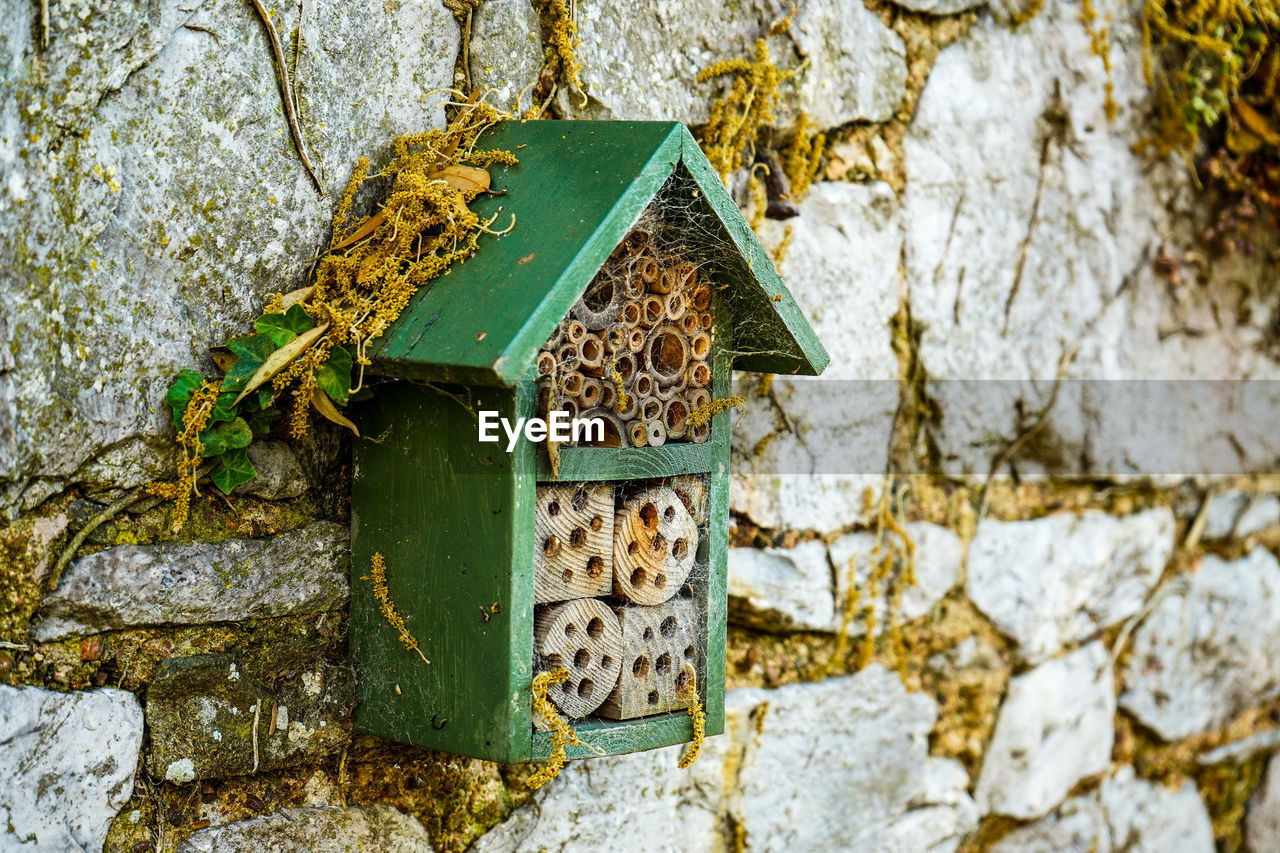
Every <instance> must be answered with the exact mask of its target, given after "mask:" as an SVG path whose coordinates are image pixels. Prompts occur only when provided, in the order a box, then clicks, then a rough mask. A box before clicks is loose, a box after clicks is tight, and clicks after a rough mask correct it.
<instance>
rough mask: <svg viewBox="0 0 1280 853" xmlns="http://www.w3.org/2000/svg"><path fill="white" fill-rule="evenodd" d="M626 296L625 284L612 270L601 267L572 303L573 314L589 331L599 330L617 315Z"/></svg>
mask: <svg viewBox="0 0 1280 853" xmlns="http://www.w3.org/2000/svg"><path fill="white" fill-rule="evenodd" d="M626 298H627V287H626V284H625V283H624V282H623V281H621V280H620V279H619V278H617V274H616V272H614V271H613V270H611V269H608V268H605V269H602V270H601V271H600V272H598V273H596V277H595V278H594V279H592V281H591V283H590V284H589V285H587V289H586V291H584V292H583V294H582V296H580V297H579V298H578V301H577V302H576V303H574V306H573V316H575V317H577V318H578V319H579V320H580V321H582V324H583V325H584V326H586V327H587V328H588V329H590V330H591V331H593V332H595V331H600V330H601V329H603V328H605V327H606V326H608V325H609V324H610V323H612V322H613V320H614V318H615V317H617V316H618V312H619V311H620V310H621V309H622V304H623V302H625V301H626Z"/></svg>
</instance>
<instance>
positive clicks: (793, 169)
mask: <svg viewBox="0 0 1280 853" xmlns="http://www.w3.org/2000/svg"><path fill="white" fill-rule="evenodd" d="M826 147H827V135H826V134H825V133H822V132H821V131H817V130H816V129H815V127H814V125H813V122H812V120H810V118H809V114H808V113H806V112H802V113H800V116H799V117H798V118H797V119H796V129H795V133H794V135H793V136H792V138H791V144H790V145H788V146H787V149H786V151H785V152H784V155H783V171H784V172H786V174H787V180H788V181H789V182H790V183H791V199H792V201H797V202H798V201H801V200H802V199H803V198H804V197H805V196H806V195H808V193H809V187H810V186H812V185H813V179H814V178H815V177H817V175H818V168H819V167H820V166H821V165H822V152H823V150H824V149H825V148H826Z"/></svg>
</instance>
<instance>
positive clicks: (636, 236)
mask: <svg viewBox="0 0 1280 853" xmlns="http://www.w3.org/2000/svg"><path fill="white" fill-rule="evenodd" d="M648 245H649V232H648V231H641V230H640V229H638V228H637V229H632V230H631V231H628V232H627V236H626V237H623V238H622V250H623V251H624V252H626V253H627V254H632V255H635V254H639V253H640V252H641V251H643V250H644V248H645V247H646V246H648Z"/></svg>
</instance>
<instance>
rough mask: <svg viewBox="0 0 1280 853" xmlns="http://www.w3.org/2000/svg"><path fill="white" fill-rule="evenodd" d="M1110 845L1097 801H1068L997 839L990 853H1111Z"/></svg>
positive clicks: (1074, 799) (1076, 799) (1077, 799)
mask: <svg viewBox="0 0 1280 853" xmlns="http://www.w3.org/2000/svg"><path fill="white" fill-rule="evenodd" d="M1110 842H1111V835H1110V833H1109V832H1108V830H1107V816H1106V815H1105V814H1103V812H1102V806H1100V805H1099V804H1098V799H1097V797H1094V796H1089V797H1072V798H1071V799H1069V800H1067V801H1066V802H1064V803H1063V804H1062V805H1060V806H1058V808H1056V809H1054V810H1053V811H1052V812H1051V813H1049V814H1047V815H1045V816H1044V817H1042V818H1040V819H1039V820H1037V821H1035V822H1034V823H1029V824H1027V825H1026V826H1020V827H1018V828H1017V829H1015V830H1013V831H1012V832H1010V833H1009V834H1008V835H1006V836H1004V837H1003V838H1001V839H1000V841H999V842H997V843H996V845H995V846H993V847H992V848H991V853H1111V843H1110Z"/></svg>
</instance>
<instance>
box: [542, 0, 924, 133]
mask: <svg viewBox="0 0 1280 853" xmlns="http://www.w3.org/2000/svg"><path fill="white" fill-rule="evenodd" d="M795 9H796V13H795V17H794V18H793V20H792V25H791V35H790V36H789V37H788V36H779V37H774V38H771V39H769V47H770V55H771V57H772V58H773V60H774V61H775V63H776V64H777V66H778V67H779V68H780V69H782V70H784V71H788V70H795V69H797V68H798V67H799V66H800V65H801V63H802V60H801V57H802V56H803V57H806V58H807V59H808V62H807V64H805V66H804V68H802V69H800V70H799V72H798V73H797V74H796V76H795V78H794V79H793V80H791V81H787V82H784V83H783V84H782V85H781V86H780V87H779V89H780V91H781V93H782V103H781V105H780V106H779V108H778V114H779V115H778V122H779V124H781V125H783V126H789V125H790V124H791V123H792V122H793V121H794V120H795V117H796V115H797V113H798V111H799V110H802V109H803V110H808V111H809V114H810V116H811V117H812V118H813V120H814V121H815V122H816V123H817V124H818V125H819V126H820V127H834V126H837V125H841V124H845V123H847V122H850V121H857V120H863V121H883V120H885V119H888V118H890V117H891V116H892V115H893V113H894V112H895V111H896V110H897V108H898V105H899V104H900V103H901V101H902V98H903V95H904V93H905V84H906V77H907V68H906V48H905V47H904V46H903V44H902V40H901V39H900V38H899V37H898V35H897V34H895V33H894V32H893V31H891V30H890V29H888V28H887V27H885V26H884V25H883V24H882V23H880V19H879V18H877V17H876V16H875V14H874V13H872V12H870V11H869V10H868V9H866V8H865V7H864V6H861V5H859V4H857V3H852V4H851V3H841V2H838V0H804V2H800V3H797V4H796V7H795ZM788 11H789V10H788V7H787V6H786V5H785V4H781V3H778V2H776V0H766V2H763V3H761V4H758V5H749V4H741V3H731V2H725V0H716V2H696V0H676V2H651V3H645V4H641V5H635V4H629V5H619V4H616V3H606V2H601V0H591V1H590V2H583V3H581V4H580V5H579V6H578V31H579V36H580V38H581V44H580V45H579V47H578V49H577V57H578V60H579V62H580V63H581V66H582V72H581V77H582V84H583V88H584V90H585V92H586V95H587V99H586V101H585V102H583V101H582V99H581V97H580V96H577V95H571V94H568V93H565V94H563V95H562V96H560V105H561V107H562V109H565V110H567V111H568V113H569V114H570V115H573V116H576V117H582V118H613V119H647V120H654V121H665V120H670V119H675V120H677V121H683V122H684V123H685V124H689V125H697V124H702V123H704V122H706V120H707V114H708V110H709V108H710V105H711V102H712V100H713V99H714V97H715V94H716V92H717V91H718V89H717V88H716V86H715V83H714V81H713V82H704V83H698V82H697V80H696V78H697V76H698V72H700V71H701V70H702V69H704V68H706V67H707V66H709V65H711V64H712V63H713V62H716V61H718V60H721V59H730V58H736V57H751V58H754V57H755V40H756V38H757V37H760V36H765V35H766V34H767V31H768V29H769V27H770V25H771V24H772V23H773V22H774V21H777V20H779V19H781V18H782V17H783V16H785V15H786V14H787V13H788Z"/></svg>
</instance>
